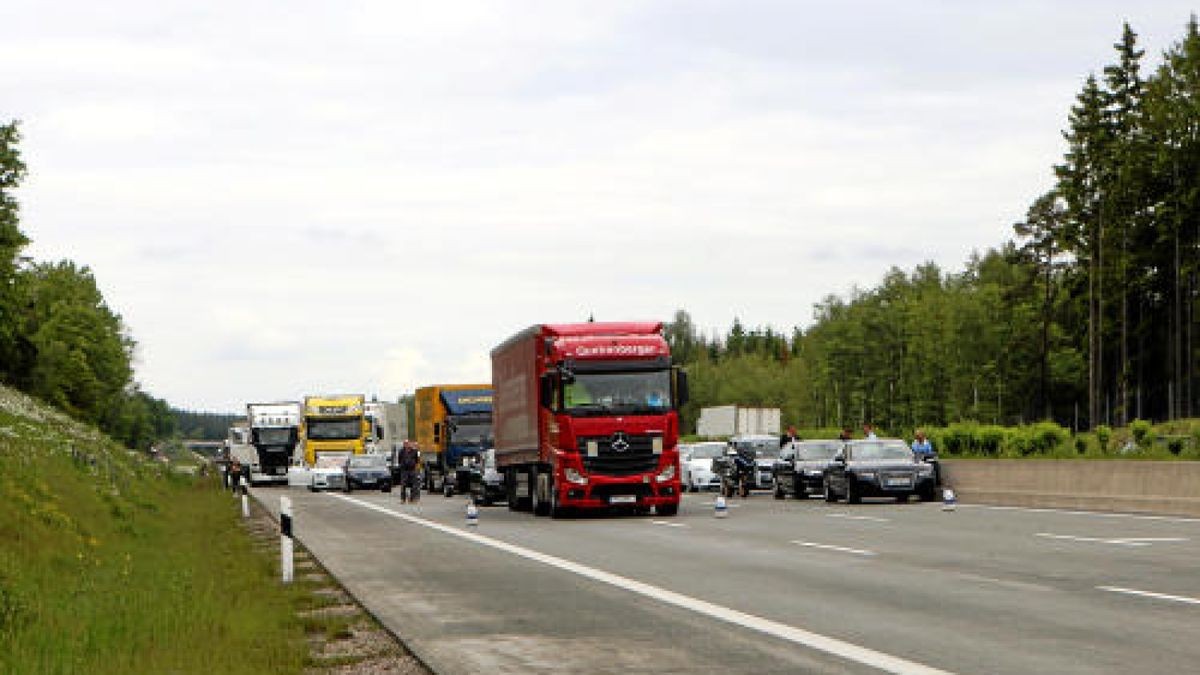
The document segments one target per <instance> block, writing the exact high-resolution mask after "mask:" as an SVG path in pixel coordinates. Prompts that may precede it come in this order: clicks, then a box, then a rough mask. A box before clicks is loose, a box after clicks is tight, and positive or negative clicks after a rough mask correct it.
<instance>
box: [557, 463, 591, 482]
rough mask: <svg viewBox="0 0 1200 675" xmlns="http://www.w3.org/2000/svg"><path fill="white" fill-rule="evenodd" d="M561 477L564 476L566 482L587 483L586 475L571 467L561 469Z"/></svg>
mask: <svg viewBox="0 0 1200 675" xmlns="http://www.w3.org/2000/svg"><path fill="white" fill-rule="evenodd" d="M563 478H566V479H567V482H568V483H574V484H576V485H587V482H588V479H587V476H585V475H583V474H581V473H579V471H577V470H576V469H572V468H571V467H567V468H565V469H563Z"/></svg>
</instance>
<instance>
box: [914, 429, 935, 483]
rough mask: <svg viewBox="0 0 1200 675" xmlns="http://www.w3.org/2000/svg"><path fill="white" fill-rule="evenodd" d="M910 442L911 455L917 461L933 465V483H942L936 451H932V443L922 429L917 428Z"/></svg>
mask: <svg viewBox="0 0 1200 675" xmlns="http://www.w3.org/2000/svg"><path fill="white" fill-rule="evenodd" d="M914 436H915V438H913V442H912V451H913V456H915V457H916V458H917V461H918V462H927V463H929V464H931V465H932V466H933V484H934V485H941V484H942V467H941V465H939V464H938V461H937V453H935V452H934V451H933V443H931V442H930V441H929V439H928V438H926V437H925V431H924V430H923V429H917V433H916V434H914Z"/></svg>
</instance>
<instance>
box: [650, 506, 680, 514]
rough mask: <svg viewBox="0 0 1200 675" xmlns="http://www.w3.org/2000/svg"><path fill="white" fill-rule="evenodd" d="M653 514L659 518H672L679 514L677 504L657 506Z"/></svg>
mask: <svg viewBox="0 0 1200 675" xmlns="http://www.w3.org/2000/svg"><path fill="white" fill-rule="evenodd" d="M654 512H655V513H656V514H658V515H660V516H673V515H675V514H677V513H679V504H659V505H658V506H656V507H654Z"/></svg>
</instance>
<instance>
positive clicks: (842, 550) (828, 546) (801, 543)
mask: <svg viewBox="0 0 1200 675" xmlns="http://www.w3.org/2000/svg"><path fill="white" fill-rule="evenodd" d="M792 543H793V544H796V545H797V546H807V547H808V548H819V549H822V550H825V551H838V552H839V553H853V554H854V555H861V556H873V555H875V552H874V551H866V550H863V549H860V548H846V547H845V546H833V545H832V544H818V543H816V542H815V541H797V540H795V539H793V540H792Z"/></svg>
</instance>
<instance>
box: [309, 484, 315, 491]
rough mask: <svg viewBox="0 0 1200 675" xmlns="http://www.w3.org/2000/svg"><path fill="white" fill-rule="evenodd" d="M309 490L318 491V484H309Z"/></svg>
mask: <svg viewBox="0 0 1200 675" xmlns="http://www.w3.org/2000/svg"><path fill="white" fill-rule="evenodd" d="M308 491H309V492H316V491H317V486H316V485H309V486H308Z"/></svg>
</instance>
